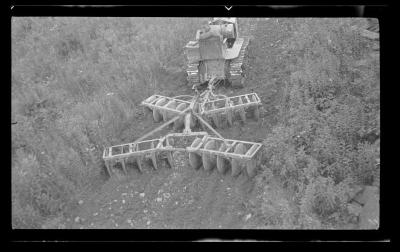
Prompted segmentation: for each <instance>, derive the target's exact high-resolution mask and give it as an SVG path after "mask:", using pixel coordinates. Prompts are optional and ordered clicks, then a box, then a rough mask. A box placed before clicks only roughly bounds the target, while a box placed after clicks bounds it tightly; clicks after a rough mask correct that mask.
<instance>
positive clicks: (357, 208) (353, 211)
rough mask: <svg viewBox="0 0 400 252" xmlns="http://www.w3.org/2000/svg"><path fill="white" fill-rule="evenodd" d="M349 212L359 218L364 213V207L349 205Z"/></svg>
mask: <svg viewBox="0 0 400 252" xmlns="http://www.w3.org/2000/svg"><path fill="white" fill-rule="evenodd" d="M347 210H348V211H349V213H350V214H354V215H355V216H359V215H360V214H361V211H362V206H360V205H359V204H357V203H350V204H347Z"/></svg>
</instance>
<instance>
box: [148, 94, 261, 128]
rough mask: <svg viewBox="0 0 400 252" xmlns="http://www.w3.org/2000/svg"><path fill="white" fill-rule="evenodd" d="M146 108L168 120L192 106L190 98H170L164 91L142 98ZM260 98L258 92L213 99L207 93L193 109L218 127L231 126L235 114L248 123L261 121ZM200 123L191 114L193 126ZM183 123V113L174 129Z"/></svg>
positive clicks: (158, 120) (159, 118)
mask: <svg viewBox="0 0 400 252" xmlns="http://www.w3.org/2000/svg"><path fill="white" fill-rule="evenodd" d="M142 105H143V106H144V107H145V110H146V111H148V112H152V114H153V119H154V121H155V122H160V121H164V122H166V121H168V119H171V118H173V117H174V116H176V115H178V114H179V113H180V112H182V111H183V110H184V109H186V108H188V107H190V105H191V101H185V100H183V99H177V98H170V97H166V96H162V95H152V96H150V97H149V98H147V99H146V100H144V101H143V102H142ZM260 106H261V100H260V98H259V97H258V95H257V94H256V93H249V94H243V95H238V96H233V97H222V98H220V97H219V98H216V99H210V98H209V97H206V98H205V99H203V100H202V101H198V102H196V103H195V104H194V107H193V108H194V111H195V112H196V113H199V114H200V115H201V116H203V117H204V118H205V119H206V120H207V121H208V122H213V124H214V126H215V127H217V128H223V127H224V125H227V126H228V127H231V126H232V125H233V121H234V120H236V118H240V120H241V121H242V123H246V121H247V118H253V119H254V120H255V121H258V119H259V117H260V111H259V107H260ZM197 124H198V123H197V122H196V120H195V119H194V117H192V119H191V123H190V127H191V128H193V127H195V126H196V125H197ZM183 126H184V118H183V117H181V118H180V119H179V120H177V121H176V122H175V124H174V129H175V130H179V129H181V128H182V127H183Z"/></svg>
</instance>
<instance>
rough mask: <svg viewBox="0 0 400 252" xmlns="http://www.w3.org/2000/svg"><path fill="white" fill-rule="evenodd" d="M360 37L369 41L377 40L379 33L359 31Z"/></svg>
mask: <svg viewBox="0 0 400 252" xmlns="http://www.w3.org/2000/svg"><path fill="white" fill-rule="evenodd" d="M361 36H363V37H365V38H369V39H379V33H377V32H372V31H369V30H361Z"/></svg>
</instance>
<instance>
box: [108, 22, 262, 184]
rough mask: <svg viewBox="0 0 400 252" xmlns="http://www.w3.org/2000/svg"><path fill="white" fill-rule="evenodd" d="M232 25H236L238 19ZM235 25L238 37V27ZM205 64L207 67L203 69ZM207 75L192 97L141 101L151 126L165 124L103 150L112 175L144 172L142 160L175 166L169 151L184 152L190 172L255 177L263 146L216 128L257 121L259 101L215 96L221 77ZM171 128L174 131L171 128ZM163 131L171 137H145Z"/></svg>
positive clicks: (244, 96) (154, 97)
mask: <svg viewBox="0 0 400 252" xmlns="http://www.w3.org/2000/svg"><path fill="white" fill-rule="evenodd" d="M229 20H232V19H229ZM233 20H235V19H233ZM214 21H215V20H214ZM215 22H216V21H215ZM232 22H233V21H232ZM232 24H235V25H236V21H234V22H233V23H232ZM235 27H236V28H234V31H235V34H236V35H235V38H236V37H237V26H235ZM242 42H243V41H242ZM242 42H241V43H242ZM227 43H231V44H232V43H233V44H234V45H235V44H236V43H238V42H237V39H236V40H230V41H228V42H227ZM242 45H243V43H242ZM210 62H211V61H210ZM208 63H209V62H208V61H207V62H206V63H205V67H207V66H208V65H207V64H208ZM210 73H211V72H207V71H206V72H205V77H207V80H208V81H207V87H206V89H205V90H204V89H203V90H202V91H200V90H199V87H198V86H197V85H194V86H193V89H194V90H195V91H196V92H195V95H194V96H190V95H181V96H176V97H172V98H171V97H167V96H163V95H157V94H155V95H152V96H150V97H148V98H147V99H145V100H144V101H143V102H142V103H141V106H143V109H144V111H145V113H146V114H148V115H151V116H152V117H153V120H154V121H155V122H157V123H158V122H162V121H164V123H163V124H162V125H161V126H159V127H157V128H156V129H154V130H152V131H150V132H149V133H147V134H145V135H143V136H142V137H140V138H138V139H137V140H136V141H134V142H133V143H126V144H121V145H116V146H111V147H108V148H105V150H104V152H103V159H104V161H105V165H106V167H107V170H108V172H109V174H110V175H112V174H113V167H114V165H115V164H116V163H120V164H121V166H122V170H123V171H124V172H125V173H127V169H126V163H127V162H129V163H132V164H134V166H136V167H137V168H138V170H139V171H140V172H142V171H143V168H144V167H143V163H144V161H145V160H147V163H150V164H151V166H152V167H153V168H154V169H158V167H159V162H160V160H161V159H165V160H166V161H167V163H168V164H169V166H170V167H171V168H174V167H175V162H174V158H173V153H174V152H176V151H183V152H186V153H187V154H188V159H189V160H188V161H189V164H190V166H191V167H192V169H199V168H200V167H203V168H204V169H205V170H207V171H211V170H212V169H214V168H215V167H216V169H217V170H218V172H220V173H223V174H225V173H227V172H228V171H230V173H231V175H232V176H234V177H235V176H238V175H239V174H240V173H242V172H243V173H246V174H247V176H248V177H249V178H252V177H254V176H255V175H256V173H257V167H258V164H259V162H260V160H261V156H262V144H261V143H256V142H248V141H241V140H234V139H225V138H224V137H223V136H222V135H221V134H219V133H218V132H217V131H216V130H215V129H214V127H216V128H221V127H225V126H227V127H230V126H232V125H233V122H234V121H235V120H240V121H242V122H243V123H245V122H246V121H247V120H248V119H250V118H253V119H254V120H258V119H259V107H260V106H261V101H260V98H259V97H258V95H257V94H256V93H249V94H242V95H238V96H233V97H227V96H225V95H222V94H215V93H214V91H215V89H216V87H217V86H218V85H219V84H221V79H220V76H212V77H211V78H209V77H210V75H207V74H210ZM171 125H172V126H173V127H170V126H171ZM167 127H169V128H170V130H171V132H170V133H168V134H166V135H164V136H162V137H160V138H153V139H148V138H149V137H150V136H152V135H153V134H154V133H155V132H157V131H160V130H161V129H164V128H167Z"/></svg>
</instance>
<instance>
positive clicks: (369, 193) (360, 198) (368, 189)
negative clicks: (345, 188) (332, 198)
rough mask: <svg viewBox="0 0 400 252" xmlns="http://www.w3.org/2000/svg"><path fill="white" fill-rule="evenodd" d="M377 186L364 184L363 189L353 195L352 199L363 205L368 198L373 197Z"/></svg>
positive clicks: (376, 191)
mask: <svg viewBox="0 0 400 252" xmlns="http://www.w3.org/2000/svg"><path fill="white" fill-rule="evenodd" d="M378 190H379V189H378V188H377V187H376V186H365V187H364V190H363V191H362V192H360V193H358V194H357V195H355V196H354V198H353V200H355V201H356V202H357V203H360V204H362V205H365V204H366V203H367V201H368V199H369V198H371V197H373V196H374V195H375V194H376V195H377V194H378Z"/></svg>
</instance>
